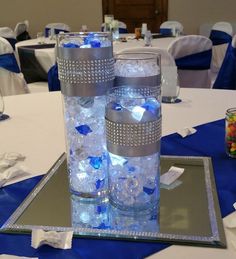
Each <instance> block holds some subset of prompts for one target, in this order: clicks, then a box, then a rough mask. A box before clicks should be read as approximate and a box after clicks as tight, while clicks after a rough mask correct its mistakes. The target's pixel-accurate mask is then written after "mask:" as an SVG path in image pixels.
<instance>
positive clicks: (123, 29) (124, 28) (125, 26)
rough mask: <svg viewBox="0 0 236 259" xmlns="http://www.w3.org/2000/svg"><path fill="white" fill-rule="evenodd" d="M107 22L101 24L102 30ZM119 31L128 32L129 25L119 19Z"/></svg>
mask: <svg viewBox="0 0 236 259" xmlns="http://www.w3.org/2000/svg"><path fill="white" fill-rule="evenodd" d="M104 27H105V23H102V25H101V31H104ZM118 28H119V33H128V31H127V25H126V24H125V23H124V22H121V21H118Z"/></svg>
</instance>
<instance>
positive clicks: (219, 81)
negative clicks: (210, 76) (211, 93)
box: [212, 35, 236, 90]
mask: <svg viewBox="0 0 236 259" xmlns="http://www.w3.org/2000/svg"><path fill="white" fill-rule="evenodd" d="M235 71H236V35H235V36H234V37H233V39H232V43H231V45H229V47H228V48H227V51H226V54H225V58H224V60H223V63H222V66H221V68H220V70H219V73H218V75H217V77H216V80H215V82H214V84H213V87H212V88H213V89H228V90H236V72H235Z"/></svg>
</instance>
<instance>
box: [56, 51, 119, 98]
mask: <svg viewBox="0 0 236 259" xmlns="http://www.w3.org/2000/svg"><path fill="white" fill-rule="evenodd" d="M57 56H58V57H57V63H58V74H59V79H60V82H61V91H62V93H63V94H64V95H67V96H98V95H104V94H106V91H107V89H108V87H112V86H113V80H114V59H113V53H112V47H104V48H87V49H86V48H83V49H82V48H63V47H57Z"/></svg>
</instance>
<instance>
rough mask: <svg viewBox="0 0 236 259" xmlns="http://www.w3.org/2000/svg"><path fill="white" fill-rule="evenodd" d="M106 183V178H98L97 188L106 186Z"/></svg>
mask: <svg viewBox="0 0 236 259" xmlns="http://www.w3.org/2000/svg"><path fill="white" fill-rule="evenodd" d="M104 183H105V180H104V179H102V180H97V181H96V189H97V190H98V189H100V188H102V187H103V186H104Z"/></svg>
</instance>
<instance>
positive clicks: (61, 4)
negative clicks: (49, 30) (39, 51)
mask: <svg viewBox="0 0 236 259" xmlns="http://www.w3.org/2000/svg"><path fill="white" fill-rule="evenodd" d="M26 19H27V20H29V24H30V29H29V32H30V35H32V36H33V37H34V36H35V35H36V34H37V32H39V31H43V29H44V27H45V25H46V24H48V23H52V22H64V23H66V24H68V25H69V26H70V27H71V29H72V30H74V31H78V30H79V29H80V27H81V25H82V24H87V26H88V28H89V29H90V30H99V29H100V25H101V23H102V0H1V8H0V27H3V26H7V27H11V28H12V29H14V28H15V25H16V23H17V22H19V21H24V20H26Z"/></svg>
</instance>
